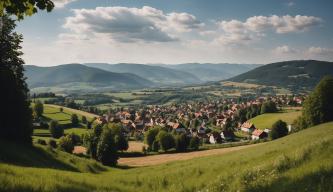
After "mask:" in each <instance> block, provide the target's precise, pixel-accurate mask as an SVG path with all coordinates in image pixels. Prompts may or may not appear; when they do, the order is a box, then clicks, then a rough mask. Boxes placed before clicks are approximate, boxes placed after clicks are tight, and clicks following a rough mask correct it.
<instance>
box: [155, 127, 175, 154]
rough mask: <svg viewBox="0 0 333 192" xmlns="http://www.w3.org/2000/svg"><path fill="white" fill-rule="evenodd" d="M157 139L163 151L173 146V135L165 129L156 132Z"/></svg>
mask: <svg viewBox="0 0 333 192" xmlns="http://www.w3.org/2000/svg"><path fill="white" fill-rule="evenodd" d="M157 141H158V142H159V144H160V147H161V149H162V150H164V151H167V150H169V149H171V148H173V147H174V146H175V140H174V138H173V136H172V135H171V134H170V133H168V132H166V131H160V132H159V133H158V135H157Z"/></svg>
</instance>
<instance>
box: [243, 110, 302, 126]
mask: <svg viewBox="0 0 333 192" xmlns="http://www.w3.org/2000/svg"><path fill="white" fill-rule="evenodd" d="M301 114H302V112H301V111H300V110H283V111H281V112H278V113H265V114H262V115H258V116H256V117H254V118H252V119H250V120H249V121H250V122H252V123H253V124H254V125H255V127H256V128H258V129H266V128H268V129H270V128H271V127H272V125H273V124H274V123H275V122H276V121H277V120H282V121H285V122H286V123H287V124H288V125H291V124H292V123H293V122H294V121H295V119H297V117H299V116H300V115H301Z"/></svg>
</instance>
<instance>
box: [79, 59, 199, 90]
mask: <svg viewBox="0 0 333 192" xmlns="http://www.w3.org/2000/svg"><path fill="white" fill-rule="evenodd" d="M84 65H86V66H89V67H95V68H99V69H103V70H106V71H111V72H116V73H133V74H135V75H137V76H140V77H142V78H146V79H148V80H150V81H152V82H155V83H157V84H160V85H170V84H176V85H179V84H194V83H200V82H201V81H200V79H199V78H198V77H196V76H194V75H192V74H191V73H188V72H186V71H178V70H174V69H170V68H166V67H160V66H152V65H143V64H128V63H122V64H114V65H111V64H103V63H87V64H84Z"/></svg>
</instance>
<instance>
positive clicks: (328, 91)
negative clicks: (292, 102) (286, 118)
mask: <svg viewBox="0 0 333 192" xmlns="http://www.w3.org/2000/svg"><path fill="white" fill-rule="evenodd" d="M332 98H333V78H332V77H331V76H326V77H324V78H323V79H322V80H321V81H320V82H319V83H318V85H317V86H316V88H315V90H314V91H313V92H312V93H311V94H310V95H309V97H308V98H307V99H306V100H305V102H304V106H303V112H302V117H301V118H303V123H304V125H303V126H304V128H306V127H311V126H314V125H318V124H320V123H325V122H328V121H333V102H332Z"/></svg>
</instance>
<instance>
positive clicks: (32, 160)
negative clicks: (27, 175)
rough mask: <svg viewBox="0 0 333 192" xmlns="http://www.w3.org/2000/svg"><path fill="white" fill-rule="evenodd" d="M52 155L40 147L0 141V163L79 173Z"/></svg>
mask: <svg viewBox="0 0 333 192" xmlns="http://www.w3.org/2000/svg"><path fill="white" fill-rule="evenodd" d="M52 153H53V152H52V151H51V149H50V151H48V149H42V148H40V147H35V146H24V145H21V144H16V143H12V142H8V141H0V162H4V163H8V164H13V165H18V166H23V167H36V168H52V169H59V170H66V171H74V172H79V170H78V169H77V168H75V167H74V166H71V165H69V164H66V163H64V162H62V161H60V160H58V159H56V158H54V157H53V156H52ZM54 153H55V152H54Z"/></svg>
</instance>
